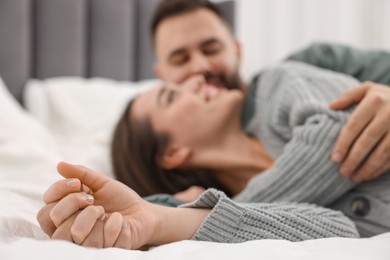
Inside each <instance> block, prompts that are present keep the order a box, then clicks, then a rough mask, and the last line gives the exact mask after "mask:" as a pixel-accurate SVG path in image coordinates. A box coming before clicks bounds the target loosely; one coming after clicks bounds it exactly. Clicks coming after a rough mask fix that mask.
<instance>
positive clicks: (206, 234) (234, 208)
mask: <svg viewBox="0 0 390 260" xmlns="http://www.w3.org/2000/svg"><path fill="white" fill-rule="evenodd" d="M180 207H185V208H208V209H212V210H211V212H210V213H209V215H208V216H207V217H206V219H205V220H204V221H203V223H202V224H201V226H200V227H199V229H198V230H197V231H196V233H195V235H194V236H193V237H192V240H199V241H211V242H219V243H231V242H232V241H234V237H235V235H236V233H237V230H238V225H239V223H240V218H241V216H242V215H243V214H244V213H245V209H244V208H242V207H240V206H238V205H237V204H235V203H233V201H232V200H231V199H229V198H228V197H227V196H226V195H225V193H223V192H221V191H218V190H216V189H208V190H207V191H205V192H204V193H203V194H202V195H201V196H200V197H199V198H198V199H197V200H196V201H195V202H192V203H187V204H184V205H181V206H180Z"/></svg>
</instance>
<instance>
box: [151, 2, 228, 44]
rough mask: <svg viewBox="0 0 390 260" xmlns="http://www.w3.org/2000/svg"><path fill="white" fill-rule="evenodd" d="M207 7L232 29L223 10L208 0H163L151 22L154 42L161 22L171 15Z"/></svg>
mask: <svg viewBox="0 0 390 260" xmlns="http://www.w3.org/2000/svg"><path fill="white" fill-rule="evenodd" d="M201 8H205V9H207V10H209V11H211V12H212V13H214V14H215V15H217V16H218V17H219V18H220V19H221V20H222V21H223V22H224V23H225V24H226V26H227V27H228V28H229V30H231V26H230V25H229V22H228V20H227V19H226V17H225V16H224V15H223V14H222V12H221V10H220V9H219V8H218V7H217V6H216V5H215V4H213V3H211V2H210V1H208V0H162V1H160V2H159V3H158V5H157V7H156V9H155V10H154V14H153V17H152V21H151V24H150V32H151V36H152V41H153V43H154V42H155V36H156V30H157V27H158V26H159V25H160V23H161V22H162V21H163V20H165V19H167V18H170V17H173V16H177V15H180V14H184V13H189V12H192V11H195V10H197V9H201Z"/></svg>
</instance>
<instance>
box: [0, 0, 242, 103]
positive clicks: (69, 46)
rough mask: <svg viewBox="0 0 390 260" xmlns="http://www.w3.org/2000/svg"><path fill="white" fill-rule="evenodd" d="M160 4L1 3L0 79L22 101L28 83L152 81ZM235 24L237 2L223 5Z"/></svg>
mask: <svg viewBox="0 0 390 260" xmlns="http://www.w3.org/2000/svg"><path fill="white" fill-rule="evenodd" d="M158 1H159V0H0V76H1V77H2V78H3V80H4V81H5V83H6V85H7V86H8V88H9V89H10V91H11V93H12V94H13V95H14V96H15V97H16V98H17V99H18V100H20V101H21V98H22V91H23V86H24V83H25V82H26V80H27V79H28V78H38V79H44V78H49V77H56V76H81V77H87V78H88V77H107V78H112V79H116V80H131V81H136V80H141V79H147V78H153V77H154V75H153V72H152V70H151V64H152V62H153V60H154V57H153V52H152V50H151V44H150V42H149V21H150V16H151V14H152V12H153V10H154V7H155V5H156V3H157V2H158ZM218 5H219V6H220V8H221V10H222V12H223V13H224V14H225V15H226V16H227V17H228V19H229V21H230V22H231V24H232V25H234V17H235V16H234V7H235V3H234V0H227V1H225V2H221V1H219V2H218Z"/></svg>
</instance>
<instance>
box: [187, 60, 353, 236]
mask: <svg viewBox="0 0 390 260" xmlns="http://www.w3.org/2000/svg"><path fill="white" fill-rule="evenodd" d="M356 85H358V82H357V81H356V80H355V79H353V78H351V77H348V76H345V75H342V74H338V73H334V72H330V71H326V70H322V69H318V68H315V67H311V66H309V65H304V64H301V63H297V62H286V63H284V64H281V65H277V66H275V67H272V68H269V69H266V70H264V71H263V72H262V75H261V78H260V80H259V82H258V86H257V90H256V91H257V93H256V95H255V96H254V102H255V112H254V115H253V116H252V119H251V121H250V122H249V125H248V127H247V129H246V130H247V132H248V133H250V134H252V135H254V136H255V137H257V138H258V139H259V140H260V141H261V143H262V144H263V146H264V147H265V148H266V150H267V151H268V153H269V154H271V156H273V158H274V159H275V164H274V166H273V167H272V168H270V169H268V170H266V171H264V172H262V173H260V174H259V175H257V176H256V177H254V178H253V179H252V180H251V181H250V183H249V184H248V186H247V187H246V189H245V190H244V191H242V192H241V193H240V194H238V195H237V196H236V197H235V198H234V200H231V199H229V198H228V197H227V196H226V195H224V194H223V193H222V192H219V191H216V190H213V189H209V190H207V191H206V192H205V193H204V194H203V195H202V196H201V197H200V198H199V199H198V200H197V201H196V202H194V203H191V204H186V205H184V207H195V208H212V211H211V213H210V214H209V216H208V217H207V218H206V220H205V221H204V222H203V224H202V225H201V226H200V228H199V229H198V231H197V232H196V234H195V235H194V237H193V239H195V240H205V241H215V242H228V243H230V242H242V241H247V240H253V239H287V240H291V241H300V240H306V239H314V238H323V237H334V236H344V237H357V236H358V233H357V230H356V228H355V225H354V224H353V223H352V222H351V221H350V220H349V219H348V218H346V217H345V216H344V215H343V214H342V213H340V212H338V211H332V210H329V209H325V208H322V207H317V206H314V205H310V204H305V203H301V204H298V203H295V202H308V203H315V204H318V205H324V206H326V205H329V204H331V203H332V202H335V201H336V199H338V198H340V197H342V196H343V195H344V194H346V193H347V192H348V191H350V190H352V189H353V188H354V183H352V182H351V181H350V180H349V179H348V178H344V177H342V176H341V175H340V174H339V173H338V172H337V165H335V164H333V163H332V162H331V161H330V151H331V149H332V146H333V144H334V142H335V140H336V138H337V136H338V133H339V131H340V129H341V127H342V126H343V124H344V123H345V122H346V119H347V118H348V115H349V112H348V111H344V112H343V111H331V110H329V109H328V107H327V106H328V105H327V104H328V103H329V101H331V100H332V99H334V98H335V97H337V96H338V95H339V94H340V93H341V92H342V91H343V90H345V89H347V88H349V87H351V86H356ZM271 202H272V203H271Z"/></svg>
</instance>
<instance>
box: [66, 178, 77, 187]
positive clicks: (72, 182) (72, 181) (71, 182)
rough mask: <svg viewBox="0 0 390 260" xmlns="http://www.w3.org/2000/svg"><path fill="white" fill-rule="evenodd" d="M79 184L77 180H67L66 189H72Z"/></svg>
mask: <svg viewBox="0 0 390 260" xmlns="http://www.w3.org/2000/svg"><path fill="white" fill-rule="evenodd" d="M78 184H79V181H78V180H77V179H71V180H69V181H68V182H67V183H66V185H68V187H70V188H74V187H76V186H77V185H78Z"/></svg>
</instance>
